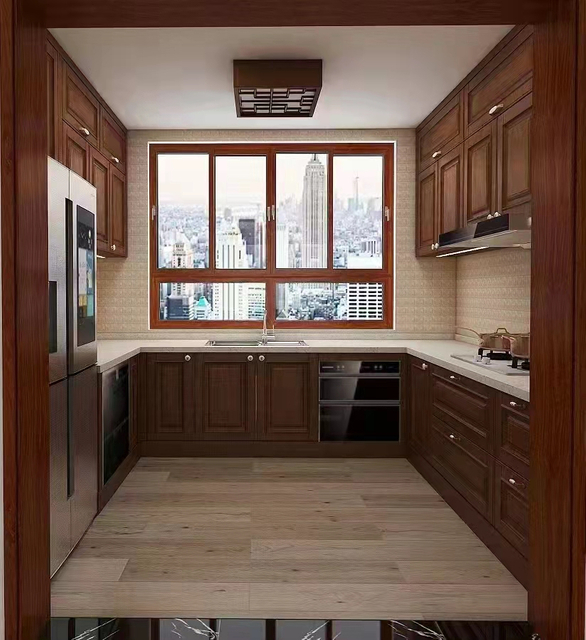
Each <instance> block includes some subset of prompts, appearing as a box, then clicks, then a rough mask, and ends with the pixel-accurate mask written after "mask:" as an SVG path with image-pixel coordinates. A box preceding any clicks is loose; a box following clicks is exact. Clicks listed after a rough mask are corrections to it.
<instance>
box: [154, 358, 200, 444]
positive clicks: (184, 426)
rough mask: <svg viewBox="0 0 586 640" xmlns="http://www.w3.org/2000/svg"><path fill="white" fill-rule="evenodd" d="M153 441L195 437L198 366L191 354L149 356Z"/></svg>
mask: <svg viewBox="0 0 586 640" xmlns="http://www.w3.org/2000/svg"><path fill="white" fill-rule="evenodd" d="M146 392H147V402H148V406H149V411H148V427H147V439H149V440H190V439H193V438H194V437H195V420H194V412H195V396H196V388H195V367H194V361H193V358H192V356H191V355H189V354H183V353H151V354H148V356H147V384H146Z"/></svg>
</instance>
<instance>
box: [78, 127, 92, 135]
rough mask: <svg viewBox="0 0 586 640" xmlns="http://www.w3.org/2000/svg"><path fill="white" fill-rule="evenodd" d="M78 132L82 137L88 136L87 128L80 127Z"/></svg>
mask: <svg viewBox="0 0 586 640" xmlns="http://www.w3.org/2000/svg"><path fill="white" fill-rule="evenodd" d="M79 132H80V133H82V134H83V135H84V136H89V135H90V130H89V129H88V128H87V127H80V128H79Z"/></svg>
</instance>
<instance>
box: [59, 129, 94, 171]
mask: <svg viewBox="0 0 586 640" xmlns="http://www.w3.org/2000/svg"><path fill="white" fill-rule="evenodd" d="M90 149H91V147H90V146H89V145H88V143H87V141H86V139H85V138H84V137H83V136H82V135H80V134H79V133H77V131H76V130H75V129H73V128H72V127H70V126H69V125H68V124H64V125H63V164H64V165H65V166H66V167H67V168H68V169H71V171H73V172H74V173H77V175H79V176H81V177H82V178H84V179H85V180H88V179H89V170H90Z"/></svg>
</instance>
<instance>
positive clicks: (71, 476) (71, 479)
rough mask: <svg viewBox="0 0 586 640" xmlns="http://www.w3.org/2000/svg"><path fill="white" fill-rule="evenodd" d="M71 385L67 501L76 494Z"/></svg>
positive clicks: (68, 412)
mask: <svg viewBox="0 0 586 640" xmlns="http://www.w3.org/2000/svg"><path fill="white" fill-rule="evenodd" d="M72 423H73V421H72V415H71V403H70V401H69V384H68V385H67V499H68V500H69V498H71V497H72V496H73V494H74V493H75V442H74V436H73V429H72Z"/></svg>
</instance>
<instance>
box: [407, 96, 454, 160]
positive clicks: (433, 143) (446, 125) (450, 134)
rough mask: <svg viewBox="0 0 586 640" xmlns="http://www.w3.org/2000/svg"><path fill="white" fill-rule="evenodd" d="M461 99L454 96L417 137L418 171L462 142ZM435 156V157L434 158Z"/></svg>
mask: <svg viewBox="0 0 586 640" xmlns="http://www.w3.org/2000/svg"><path fill="white" fill-rule="evenodd" d="M462 97H463V94H462V93H459V94H458V95H457V96H455V97H454V98H453V99H452V100H451V101H450V102H449V103H448V104H447V105H446V106H445V107H444V108H443V109H442V110H441V111H440V112H439V113H438V114H437V115H436V116H435V118H434V119H433V120H432V121H431V122H430V123H429V124H428V125H426V127H425V128H424V129H422V131H421V134H420V136H419V144H418V149H419V171H422V170H423V169H425V168H426V167H428V166H429V165H430V164H432V163H433V162H435V161H436V159H437V158H439V157H441V156H442V155H445V154H446V153H447V152H448V151H449V150H450V149H453V148H454V147H455V146H456V145H457V144H460V142H462V140H463V139H464V138H463V133H464V128H463V114H462ZM434 156H435V157H434Z"/></svg>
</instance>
